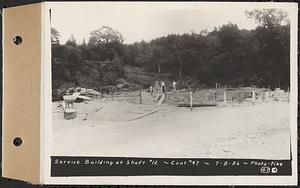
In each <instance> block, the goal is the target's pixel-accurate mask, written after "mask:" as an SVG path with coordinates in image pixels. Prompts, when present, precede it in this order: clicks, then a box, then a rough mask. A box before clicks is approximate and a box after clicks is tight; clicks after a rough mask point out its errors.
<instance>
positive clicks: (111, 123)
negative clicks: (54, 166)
mask: <svg viewBox="0 0 300 188" xmlns="http://www.w3.org/2000/svg"><path fill="white" fill-rule="evenodd" d="M143 103H144V104H133V103H129V102H127V101H124V100H123V101H120V100H119V101H115V100H114V101H111V100H109V99H107V100H95V101H90V102H88V103H87V104H85V103H75V108H76V110H77V112H78V114H77V118H75V119H72V120H65V119H63V110H62V108H61V107H58V106H59V103H58V102H55V103H53V117H52V118H53V122H52V124H53V148H52V155H68V156H72V155H73V156H74V155H75V156H79V155H84V156H110V157H113V156H122V157H178V158H189V157H190V158H256V159H289V158H290V123H289V103H287V102H265V103H257V104H255V105H252V104H251V103H248V102H245V103H243V104H235V105H234V106H233V105H232V104H227V105H226V106H224V105H223V104H220V105H218V106H217V107H200V108H194V109H193V111H190V109H189V108H180V107H176V106H173V105H167V104H162V105H161V106H157V105H155V104H153V103H152V101H143ZM145 103H146V104H145ZM158 108H160V110H159V111H157V112H156V113H153V114H151V115H148V116H145V117H143V118H141V119H137V120H132V121H128V120H129V119H132V118H134V117H137V116H140V115H141V114H144V113H147V112H150V111H152V110H155V109H158Z"/></svg>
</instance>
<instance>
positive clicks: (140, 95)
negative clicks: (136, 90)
mask: <svg viewBox="0 0 300 188" xmlns="http://www.w3.org/2000/svg"><path fill="white" fill-rule="evenodd" d="M140 104H142V89H140Z"/></svg>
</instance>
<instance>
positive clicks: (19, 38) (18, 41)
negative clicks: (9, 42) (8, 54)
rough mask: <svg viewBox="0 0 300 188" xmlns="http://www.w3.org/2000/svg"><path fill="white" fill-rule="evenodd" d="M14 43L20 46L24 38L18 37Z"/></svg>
mask: <svg viewBox="0 0 300 188" xmlns="http://www.w3.org/2000/svg"><path fill="white" fill-rule="evenodd" d="M13 41H14V43H15V44H16V45H20V44H21V43H22V41H23V39H22V37H20V36H16V37H15V38H14V39H13Z"/></svg>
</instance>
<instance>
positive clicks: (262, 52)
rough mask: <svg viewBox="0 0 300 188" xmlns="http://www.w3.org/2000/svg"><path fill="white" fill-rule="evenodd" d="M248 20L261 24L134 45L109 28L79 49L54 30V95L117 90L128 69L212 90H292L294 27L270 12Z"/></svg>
mask: <svg viewBox="0 0 300 188" xmlns="http://www.w3.org/2000/svg"><path fill="white" fill-rule="evenodd" d="M246 15H247V16H248V17H249V18H253V19H255V21H256V22H257V24H258V26H257V27H256V29H254V30H245V29H239V28H238V26H237V25H235V24H232V23H228V24H226V25H222V26H221V27H219V28H215V29H214V30H213V31H211V32H209V33H205V32H200V33H195V32H192V33H186V34H182V35H179V34H170V35H168V36H163V37H159V38H156V39H153V40H152V41H150V42H145V41H141V42H136V43H133V44H123V36H122V35H121V33H120V32H118V31H117V30H115V29H113V28H111V27H108V26H103V27H101V28H100V29H98V30H95V31H92V32H91V36H90V38H89V41H88V43H86V42H83V43H82V44H80V45H78V44H77V43H76V41H75V39H74V38H73V37H72V36H71V37H70V39H69V40H68V41H67V42H66V43H65V44H60V41H59V32H58V31H56V29H54V28H52V30H51V32H52V79H53V80H52V87H53V89H54V90H53V91H54V95H57V93H55V92H59V90H57V89H63V88H66V87H69V86H81V87H87V88H100V87H103V86H107V85H116V84H118V80H120V78H123V79H125V80H126V75H125V73H124V66H131V67H139V68H140V69H142V70H143V71H146V72H150V73H157V74H168V75H170V77H169V78H170V80H177V81H185V80H192V81H193V82H194V83H197V84H199V85H202V86H207V87H213V86H214V85H215V83H216V82H217V83H221V84H222V85H227V86H232V87H236V86H240V85H257V86H261V87H268V86H270V87H271V88H275V87H281V88H287V87H288V86H289V81H290V80H289V73H290V71H289V69H290V56H289V54H290V49H289V46H290V44H289V40H290V24H289V22H288V20H287V19H286V16H287V15H286V13H284V12H282V11H278V10H276V9H264V10H253V11H251V12H247V13H246ZM121 80H122V79H121ZM149 84H151V83H149Z"/></svg>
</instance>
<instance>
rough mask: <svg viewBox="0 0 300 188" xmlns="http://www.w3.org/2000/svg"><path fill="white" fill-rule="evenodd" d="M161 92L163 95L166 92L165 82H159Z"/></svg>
mask: <svg viewBox="0 0 300 188" xmlns="http://www.w3.org/2000/svg"><path fill="white" fill-rule="evenodd" d="M161 91H162V92H163V94H165V92H166V85H165V82H161Z"/></svg>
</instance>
